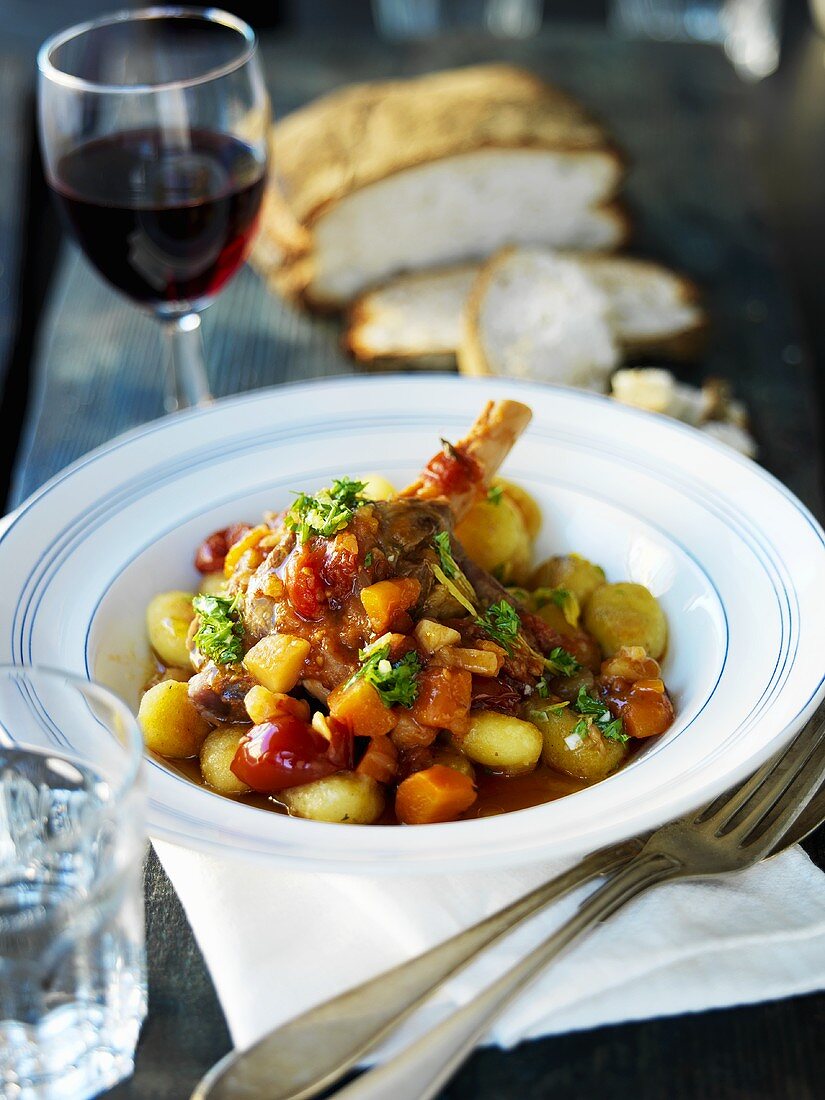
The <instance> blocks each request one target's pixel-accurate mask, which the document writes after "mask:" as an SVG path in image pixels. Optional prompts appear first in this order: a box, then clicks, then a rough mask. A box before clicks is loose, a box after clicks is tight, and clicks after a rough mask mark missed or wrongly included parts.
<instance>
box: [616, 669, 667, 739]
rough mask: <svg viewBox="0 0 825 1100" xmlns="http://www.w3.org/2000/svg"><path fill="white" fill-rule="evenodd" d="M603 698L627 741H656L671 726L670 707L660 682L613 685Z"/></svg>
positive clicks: (639, 681) (648, 681)
mask: <svg viewBox="0 0 825 1100" xmlns="http://www.w3.org/2000/svg"><path fill="white" fill-rule="evenodd" d="M607 695H608V698H609V699H610V701H611V702H612V703H613V705H614V707H615V709H616V710H618V712H619V714H620V715H621V718H622V723H623V725H624V729H625V732H626V733H628V734H629V735H630V736H631V737H657V736H658V735H659V734H660V733H664V732H665V730H666V729H668V728H669V727H670V725H671V724H672V723H673V704H672V703H671V701H670V699H669V698H668V696H667V693H666V692H665V685H664V683H663V682H662V681H661V680H637V681H636V682H635V683H633V684H628V683H627V681H624V682H622V681H619V682H614V683H613V684H611V685H609V686H608V688H607Z"/></svg>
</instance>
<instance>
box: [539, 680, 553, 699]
mask: <svg viewBox="0 0 825 1100" xmlns="http://www.w3.org/2000/svg"><path fill="white" fill-rule="evenodd" d="M536 691H537V693H538V697H539V699H546V698H547V696H548V695H549V694H550V688H549V686H548V684H547V677H546V676H542V677H541V679H539V680H538V681H537V683H536Z"/></svg>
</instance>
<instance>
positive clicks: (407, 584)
mask: <svg viewBox="0 0 825 1100" xmlns="http://www.w3.org/2000/svg"><path fill="white" fill-rule="evenodd" d="M420 594H421V585H420V583H419V582H418V581H417V580H416V579H415V578H414V577H396V578H394V579H393V580H389V581H378V582H377V584H371V585H369V587H367V588H362V589H361V603H362V604H363V605H364V610H365V611H366V613H367V618H368V619H369V621H370V624H371V625H372V628H373V630H374V631H375V633H376V634H383V633H384V631H385V630H391V629H392V625H393V622H394V621H396V620H397V616H398V615H399V613H401V612H403V611H407V610H408V608H410V607H412V606H413V604H414V603H415V602H416V600H417V599H418V597H419V595H420Z"/></svg>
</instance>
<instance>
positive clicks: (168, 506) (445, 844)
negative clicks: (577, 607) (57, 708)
mask: <svg viewBox="0 0 825 1100" xmlns="http://www.w3.org/2000/svg"><path fill="white" fill-rule="evenodd" d="M496 396H499V397H502V396H513V397H516V398H519V399H521V400H523V401H526V402H527V403H528V404H530V405H531V406H532V408H533V411H534V420H533V422H532V424H531V426H530V428H529V429H528V431H527V433H526V435H525V436H524V438H523V439H522V440H521V441H520V442H519V443H518V445H517V447H516V448H515V450H514V452H513V454H512V455H511V457H510V459H509V461H508V462H507V464H506V467H505V470H504V472H505V474H506V475H507V476H509V477H511V478H513V479H514V480H516V481H518V482H520V483H522V484H523V485H525V487H526V488H528V489H529V490H530V491H531V492H532V493H534V494H535V496H536V497H537V498H538V499H539V501H540V503H541V505H542V508H543V511H544V529H543V533H542V535H541V539H540V545H539V554H540V555H546V554H549V553H551V552H560V551H566V550H576V551H578V552H580V553H582V554H584V555H586V556H587V557H589V558H592V559H594V560H595V561H598V562H600V563H601V564H602V565H603V566H604V567H605V569H606V570H607V573H608V577H609V578H610V579H613V580H625V579H629V580H634V581H640V582H642V583H643V584H646V585H648V586H649V587H650V588H651V589H652V590H653V592H654V593H655V594H656V595H657V596H658V597H659V598H660V599H661V601H662V603H663V605H664V607H665V610H666V612H667V616H668V620H669V623H670V628H671V641H670V647H669V652H668V657H667V659H666V662H665V675H666V679H667V682H668V685H669V687H670V688H671V690H672V692H673V695H674V699H675V703H676V707H677V721H676V724H675V725H674V727H673V728H672V729H671V730H670V731H669V732H668V733H667V734H666V735H665V736H664V737H662V738H660V739H659V740H657V741H656V742H655V743H652V744H650V745H648V746H646V748H645V751H644V752H643V753H641V754H640V755H639V756H638V757H637V758H636V759H635V760H634V761H633V763H632V764H631V765H630V766H629V767H627V768H625V769H624V770H623V771H621V772H619V773H618V774H617V775H615V776H612V777H611V778H609V779H608V780H606V781H605V782H603V783H601V784H599V785H597V786H595V787H591V788H590V789H588V790H585V791H582V792H580V793H578V794H574V795H571V796H569V797H567V798H564V799H562V800H560V801H558V802H554V803H550V804H548V805H544V806H538V807H534V808H532V809H527V810H522V811H519V812H517V813H511V814H506V815H503V816H500V817H495V818H487V819H482V820H477V821H466V822H452V823H449V824H445V825H431V826H428V827H426V828H421V827H419V828H408V829H401V828H377V827H374V828H344V827H342V826H340V825H329V824H323V823H318V822H310V821H302V820H297V819H292V818H288V817H283V816H281V815H278V814H273V813H268V812H266V811H264V810H260V809H256V808H254V807H250V806H245V805H242V804H239V803H235V802H232V801H230V800H227V799H224V798H221V797H220V796H218V795H215V794H212V793H210V792H208V791H205V790H202V789H200V788H198V787H196V786H195V785H193V784H191V783H188V782H187V781H186V780H183V779H181V778H180V777H178V776H177V775H175V774H174V773H172V772H170V771H169V770H167V769H165V768H164V767H163V766H162V765H161V764H159V763H156V762H154V761H153V762H151V763H150V766H149V768H148V772H149V794H150V811H149V813H150V831H151V833H152V835H153V836H156V837H162V838H166V839H169V840H172V841H176V842H178V843H181V844H185V845H192V846H196V847H200V848H206V849H212V850H219V851H222V852H224V853H226V852H237V853H244V854H247V855H254V856H259V857H265V858H267V859H270V860H273V861H286V862H290V863H291V864H292V865H293V866H295V865H303V866H315V867H318V868H321V867H327V868H330V867H333V868H337V869H339V870H346V869H353V870H356V869H368V870H370V871H373V872H375V871H380V870H398V869H406V870H409V869H411V868H419V869H426V870H432V869H456V868H459V867H470V866H493V865H502V864H508V863H510V864H512V863H515V862H527V861H531V860H534V859H539V858H547V857H550V856H562V855H575V854H581V853H584V852H585V851H588V850H592V849H593V848H595V847H597V846H599V845H602V844H606V843H610V842H612V841H616V840H618V839H620V838H623V837H626V836H629V835H631V834H633V833H635V832H638V831H640V830H642V829H646V828H649V827H650V826H653V825H657V824H659V823H661V822H663V821H665V820H666V819H668V818H671V817H673V816H675V815H676V814H678V813H680V812H682V811H684V810H687V809H688V808H690V807H692V806H695V805H698V804H700V803H701V802H703V801H704V800H707V799H709V798H710V797H711V796H713V795H714V794H716V793H717V792H719V791H720V790H722V789H723V788H724V787H725V786H727V785H728V784H729V783H731V782H732V781H733V780H735V779H737V778H740V777H742V776H744V775H745V774H746V773H747V772H748V771H749V770H752V769H753V768H755V767H756V766H757V765H758V764H759V763H760V762H761V761H763V760H764V759H765V758H766V757H767V756H768V755H769V754H770V753H772V752H773V751H775V750H776V749H777V748H779V747H780V746H781V745H782V744H783V743H785V742H786V741H788V740H789V739H790V737H791V736H792V735H793V733H794V732H795V731H796V730H798V729H799V727H800V726H801V724H802V723H803V722H804V721H805V720H806V718H807V717H809V716H810V715H811V713H812V712H813V710H814V709H815V707H816V705H817V703H818V702H819V700H820V698H821V697H822V695H823V657H822V655H823V653H825V616H823V614H822V608H823V606H825V540H824V539H823V532H822V530H821V528H820V527H819V526H818V525H817V524H816V522H815V521H814V520H813V519H812V517H811V516H810V514H809V513H808V512H807V511H806V510H805V509H804V508H803V507H802V505H801V504H800V503H799V502H798V501H797V500H796V499H795V498H794V497H793V496H792V495H791V494H790V493H789V492H788V491H787V490H786V489H784V488H783V487H782V486H781V485H779V484H778V483H777V482H776V481H775V480H773V479H772V478H771V477H769V476H768V475H767V474H765V473H764V472H763V471H762V470H761V469H759V467H757V466H756V465H754V464H753V463H751V462H749V461H747V460H746V459H742V458H740V457H739V456H737V455H735V454H734V453H733V452H731V451H729V450H727V449H726V448H724V447H722V446H721V445H719V444H716V443H714V442H713V441H709V440H708V439H706V438H705V437H703V436H702V435H700V434H699V433H697V432H694V431H692V430H690V429H687V428H684V427H682V426H680V425H678V424H675V423H673V422H672V421H668V420H665V419H662V418H660V417H654V416H650V415H648V414H646V413H641V412H638V411H636V410H632V409H627V408H623V407H622V406H620V405H617V404H615V403H613V402H611V401H609V400H607V399H605V398H601V397H597V396H594V395H592V394H585V393H579V392H575V391H572V390H561V389H552V388H549V387H540V386H533V385H527V384H518V383H513V382H504V381H497V380H489V381H487V380H484V381H471V380H467V379H457V378H452V377H432V376H430V377H427V378H411V377H405V376H401V377H391V376H384V377H382V378H380V379H379V378H369V379H363V378H362V379H338V380H334V381H329V382H323V383H317V382H316V383H312V384H309V385H298V386H291V387H281V388H278V389H275V390H270V391H263V392H256V393H253V394H249V395H246V396H244V397H241V398H237V399H234V400H231V401H225V402H221V403H219V404H217V405H215V406H214V407H212V408H209V409H203V410H196V411H192V412H188V413H185V414H182V415H178V416H175V417H171V418H167V419H164V420H160V421H156V422H154V423H152V424H149V425H147V426H145V427H143V428H141V429H139V430H137V431H134V432H131V433H130V434H128V435H126V436H123V437H121V438H119V439H117V440H115V441H114V442H112V443H111V444H109V445H108V446H106V447H104V448H102V449H101V450H98V451H96V452H94V453H93V454H91V455H89V456H87V457H86V458H84V459H82V460H81V461H80V462H78V463H76V464H75V465H74V466H72V467H70V468H69V469H68V470H66V471H64V472H63V473H62V474H60V475H59V476H58V477H56V478H55V479H53V480H52V481H51V482H49V483H48V484H47V485H46V486H44V487H43V488H42V489H41V490H40V491H39V492H38V493H36V494H35V495H34V496H33V497H32V498H30V499H29V500H28V501H27V502H26V503H25V504H23V505H22V506H21V507H20V508H19V509H18V511H17V512H16V513H15V514H14V515H13V516H12V517H10V521H9V522H8V525H7V526H6V528H5V531H4V532H3V534H2V537H0V575H1V576H2V577H3V593H4V599H3V620H4V621H3V622H2V623H0V661H4V660H6V661H8V660H10V661H14V662H18V663H39V664H47V665H58V666H63V667H65V668H67V669H70V670H75V671H82V672H86V673H88V674H89V675H92V676H95V677H96V678H98V679H100V680H102V681H103V682H104V683H106V684H108V685H109V686H112V687H114V688H115V689H116V690H119V691H120V693H121V694H122V695H124V696H125V697H126V698H127V700H128V701H130V702H131V703H132V704H135V703H136V700H137V693H138V689H139V686H140V682H141V679H142V677H143V675H144V673H145V667H146V666H145V658H146V656H147V651H146V643H145V641H144V638H143V612H144V608H145V605H146V603H147V602H148V600H149V598H150V597H151V596H152V595H153V594H154V593H155V592H157V591H160V590H162V589H167V588H187V587H191V586H192V585H193V584H194V583H195V581H196V575H195V573H194V570H193V568H192V565H191V561H192V554H193V549H194V547H195V546H196V545H197V543H198V542H199V541H200V539H201V538H202V537H204V536H205V535H206V534H208V533H209V532H211V531H213V530H214V529H215V528H218V527H222V526H224V525H225V524H227V523H229V522H231V521H234V520H253V521H254V520H255V518H256V517H257V516H258V515H259V514H260V513H261V512H262V511H263V510H264V509H267V508H280V507H282V506H283V504H284V503H285V502H286V501H288V500H289V499H290V491H291V490H293V489H305V488H310V489H311V488H315V487H319V486H321V485H323V484H328V483H329V481H330V479H331V478H332V477H334V476H337V475H339V474H343V473H346V474H350V475H357V474H362V473H368V472H372V471H377V472H381V473H385V474H386V475H387V476H388V477H389V478H390V479H391V480H393V481H394V482H396V483H397V484H399V485H401V484H403V483H404V482H405V481H407V480H408V479H410V478H411V477H412V476H413V474H414V473H415V472H416V470H417V469H418V467H419V466H420V465H421V464H422V463H423V462H424V461H425V460H426V459H427V458H428V457H429V455H430V454H431V453H432V452H433V451H434V450H435V449H436V448H437V446H438V439H439V437H440V436H446V437H452V438H457V437H458V436H460V435H461V434H462V433H463V431H464V430H465V429H466V428H467V426H468V425H469V424H470V422H471V421H472V420H473V418H474V417H475V415H476V413H477V411H478V409H479V407H480V406H481V404H482V402H483V401H484V400H485V399H486V398H488V397H496ZM58 725H59V722H58ZM54 736H55V738H56V739H57V737H58V733H57V732H56V733H55V734H54Z"/></svg>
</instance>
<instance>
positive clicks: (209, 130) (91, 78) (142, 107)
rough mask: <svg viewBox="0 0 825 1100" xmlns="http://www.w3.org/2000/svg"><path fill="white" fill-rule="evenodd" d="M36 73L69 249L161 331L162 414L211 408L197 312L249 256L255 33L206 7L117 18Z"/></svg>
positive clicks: (253, 221) (50, 53) (76, 35)
mask: <svg viewBox="0 0 825 1100" xmlns="http://www.w3.org/2000/svg"><path fill="white" fill-rule="evenodd" d="M37 63H38V69H39V97H38V99H39V123H40V141H41V145H42V149H43V159H44V163H45V170H46V176H47V179H48V182H49V184H50V186H51V187H52V189H53V191H54V193H55V195H56V196H57V198H58V202H59V205H60V207H61V208H62V210H63V212H64V214H65V217H66V219H67V221H68V223H69V225H70V226H71V229H72V231H73V232H74V235H75V237H76V238H77V240H78V242H79V243H80V246H81V247H82V249H83V251H84V252H85V254H86V256H87V258H88V259H89V260H90V261H91V263H92V264H93V265H94V266H95V267H96V268H97V270H98V272H99V273H100V274H101V275H103V277H104V278H105V279H106V280H107V281H108V282H109V283H110V284H111V285H112V286H114V287H115V288H116V289H117V290H119V291H121V292H122V293H123V294H125V295H126V296H127V297H129V298H131V300H132V301H133V302H135V304H136V305H138V306H140V307H142V308H143V309H146V310H148V311H150V312H152V313H153V314H154V315H155V316H156V317H157V318H159V320H160V321H161V323H162V324H163V326H164V328H165V329H166V331H167V332H168V334H169V342H170V344H171V372H170V376H169V378H170V386H169V395H168V397H167V408H169V409H175V408H180V407H182V406H185V405H196V404H203V403H205V402H208V401H209V400H211V398H210V395H209V388H208V383H207V378H206V370H205V366H204V357H203V340H202V336H201V331H200V327H201V323H200V311H201V310H203V309H204V308H205V307H206V306H207V305H208V304H209V303H210V301H211V300H212V298H213V297H214V296H215V295H216V294H217V293H218V291H219V290H220V289H221V288H222V287H223V286H224V284H225V283H226V282H227V281H228V280H229V279H231V278H232V276H233V275H234V274H235V272H236V271H238V269H239V268H240V266H241V265H242V263H243V261H244V259H245V258H246V255H247V253H248V251H249V248H250V245H251V242H252V238H253V236H254V233H255V229H256V226H257V222H258V215H259V212H260V207H261V200H262V198H263V193H264V186H265V181H266V171H267V148H268V141H267V137H268V130H269V118H270V114H269V101H268V98H267V94H266V88H265V86H264V82H263V77H262V75H261V71H260V67H259V65H258V59H257V43H256V39H255V34H254V32H253V31H252V29H251V27H249V26H247V24H246V23H244V22H243V21H242V20H240V19H237V18H236V17H235V16H234V15H229V14H228V13H227V12H223V11H219V10H217V9H216V8H209V9H200V8H146V9H143V10H135V11H124V12H118V13H116V14H114V15H109V16H104V17H102V18H100V19H96V20H93V21H91V22H88V23H82V24H79V25H78V26H75V27H70V28H69V29H68V30H65V31H61V32H60V33H59V34H56V35H55V36H54V37H52V38H50V39H49V40H48V41H47V42H45V43H44V44H43V46H41V48H40V52H39V54H38V59H37Z"/></svg>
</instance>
